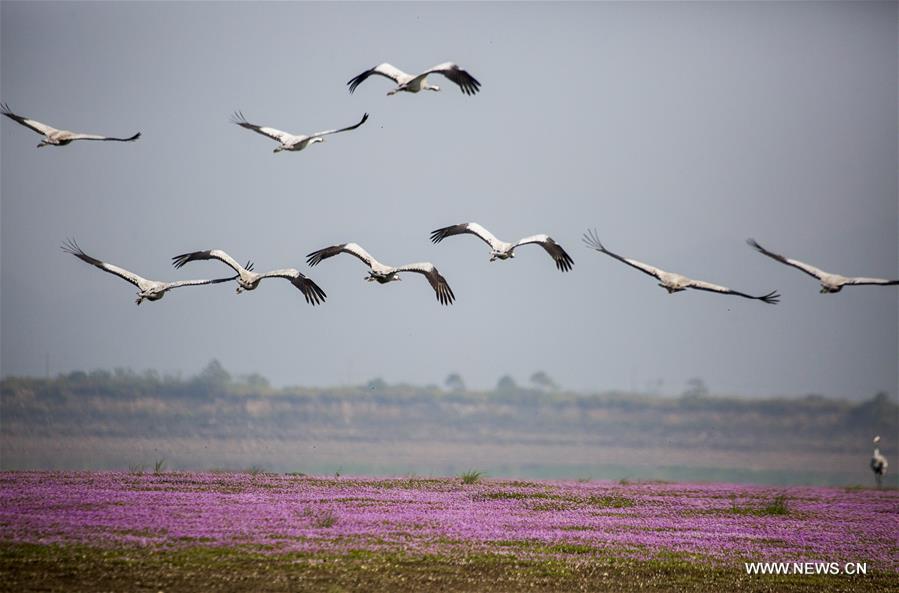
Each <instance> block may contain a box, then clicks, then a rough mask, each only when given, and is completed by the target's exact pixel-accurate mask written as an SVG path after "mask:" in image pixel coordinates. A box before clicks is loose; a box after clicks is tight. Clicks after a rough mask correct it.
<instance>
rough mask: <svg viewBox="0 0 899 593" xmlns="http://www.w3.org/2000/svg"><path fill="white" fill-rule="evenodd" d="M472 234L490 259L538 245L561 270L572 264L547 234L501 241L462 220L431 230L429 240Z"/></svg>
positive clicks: (484, 230) (506, 257)
mask: <svg viewBox="0 0 899 593" xmlns="http://www.w3.org/2000/svg"><path fill="white" fill-rule="evenodd" d="M462 234H469V235H474V236H476V237H478V238H480V239H481V240H482V241H484V242H485V243H486V244H487V245H489V246H490V261H496V260H498V259H500V260H505V259H511V258H513V257H515V248H517V247H520V246H522V245H531V244H535V245H540V246H541V247H543V249H544V250H545V251H546V252H547V253H548V254H549V256H550V257H552V258H553V261H555V262H556V267H557V268H558V269H559V270H561V271H562V272H567V271H569V270H570V269H571V267H572V266H573V265H574V260H572V259H571V256H569V255H568V253H566V252H565V250H564V249H563V248H562V246H561V245H559V244H558V243H556V242H555V241H554V240H553V239H552V237H550V236H549V235H531V236H530V237H525V238H524V239H521V240H520V241H517V242H515V243H509V242H507V241H501V240H499V239H497V238H496V236H495V235H494V234H493V233H491V232H490V231H488V230H487V229H485V228H484V227H483V226H481V225H480V224H478V223H476V222H463V223H461V224H456V225H452V226H448V227H443V228H440V229H437V230H435V231H431V241H433V242H434V243H440V242H441V241H443V240H444V239H446V238H447V237H452V236H454V235H462Z"/></svg>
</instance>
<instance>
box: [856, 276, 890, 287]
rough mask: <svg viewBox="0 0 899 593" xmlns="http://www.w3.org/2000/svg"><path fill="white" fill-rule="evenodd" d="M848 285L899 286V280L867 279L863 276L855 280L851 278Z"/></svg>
mask: <svg viewBox="0 0 899 593" xmlns="http://www.w3.org/2000/svg"><path fill="white" fill-rule="evenodd" d="M846 284H853V285H856V286H864V285H866V284H876V285H878V286H894V285H896V284H899V280H888V279H886V278H865V277H863V276H858V277H855V278H849V280H848V281H847V282H846Z"/></svg>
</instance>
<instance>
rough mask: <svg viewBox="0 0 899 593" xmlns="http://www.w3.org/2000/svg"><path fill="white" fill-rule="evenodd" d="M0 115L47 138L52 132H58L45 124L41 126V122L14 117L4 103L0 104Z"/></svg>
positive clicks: (18, 116) (19, 116)
mask: <svg viewBox="0 0 899 593" xmlns="http://www.w3.org/2000/svg"><path fill="white" fill-rule="evenodd" d="M0 113H3V115H5V116H6V117H8V118H9V119H11V120H13V121H15V122H18V123H20V124H22V125H23V126H25V127H26V128H31V129H32V130H34V131H35V132H37V133H38V134H43V135H44V136H49V135H50V134H52V133H53V132H58V131H59V130H57V129H56V128H54V127H51V126H48V125H47V124H42V123H41V122H39V121H35V120H33V119H31V118H28V117H24V116H21V115H16V114H15V113H13V112H12V111H11V110H10V108H9V106H8V105H7V104H6V103H0Z"/></svg>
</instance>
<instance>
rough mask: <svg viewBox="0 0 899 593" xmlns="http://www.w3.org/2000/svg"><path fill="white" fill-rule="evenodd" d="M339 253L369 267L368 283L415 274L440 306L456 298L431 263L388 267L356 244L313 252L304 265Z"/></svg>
mask: <svg viewBox="0 0 899 593" xmlns="http://www.w3.org/2000/svg"><path fill="white" fill-rule="evenodd" d="M340 253H348V254H350V255H352V256H354V257H356V258H358V259H359V260H360V261H362V262H363V263H364V264H365V265H367V266H368V267H369V272H368V275H367V276H366V277H365V280H367V281H368V282H377V283H379V284H387V283H388V282H395V281H399V280H402V277H400V275H399V274H400V273H401V272H416V273H419V274H422V275H424V276H425V277H426V278H427V279H428V282H429V283H430V284H431V288H433V289H434V293H435V294H436V295H437V300H438V301H439V302H440V304H441V305H450V304H452V302H453V300H455V298H456V297H455V295H454V294H453V291H452V289H451V288H450V287H449V284H448V283H447V281H446V278H444V277H443V276H441V275H440V272H439V271H437V268H436V267H435V266H434V264H432V263H431V262H416V263H412V264H406V265H404V266H397V267H394V266H388V265H386V264H382V263H381V262H379V261H378V260H376V259H375V258H374V257H372V255H371V254H370V253H368V252H367V251H366V250H365V249H363V248H362V246H361V245H359V244H357V243H340V244H338V245H332V246H330V247H325V248H324V249H319V250H318V251H313V252H312V253H310V254H309V255H307V256H306V263H308V264H309V265H310V266H316V265H318V264H319V263H321V261H322V260H324V259H328V258H329V257H334V256H335V255H338V254H340Z"/></svg>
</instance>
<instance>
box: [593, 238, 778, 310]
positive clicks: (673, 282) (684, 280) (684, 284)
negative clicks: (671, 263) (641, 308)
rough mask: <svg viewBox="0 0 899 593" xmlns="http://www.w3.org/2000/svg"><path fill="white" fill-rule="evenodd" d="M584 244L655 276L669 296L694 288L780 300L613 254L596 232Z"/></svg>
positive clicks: (773, 296)
mask: <svg viewBox="0 0 899 593" xmlns="http://www.w3.org/2000/svg"><path fill="white" fill-rule="evenodd" d="M584 243H586V245H587V247H589V248H591V249H595V250H596V251H599V252H601V253H605V254H606V255H608V256H611V257H613V258H615V259H617V260H618V261H620V262H623V263H625V264H627V265H629V266H631V267H633V268H636V269H638V270H640V271H641V272H643V273H644V274H648V275H650V276H653V277H654V278H656V279H657V280H658V281H659V286H661V287H662V288H664V289H665V290H667V291H668V293H669V294H673V293H675V292H681V291H684V290H686V289H688V288H693V289H696V290H705V291H708V292H717V293H719V294H729V295H734V296H741V297H743V298H747V299H753V300H758V301H762V302H764V303H768V304H769V305H775V304H777V302H778V301H779V300H780V295H779V294H777V291H775V290H772V291H771V292H769V293H768V294H764V295H762V296H753V295H750V294H746V293H743V292H739V291H736V290H733V289H730V288H727V287H726V286H721V285H719V284H712V283H711V282H704V281H702V280H694V279H693V278H689V277H687V276H684V275H682V274H676V273H674V272H667V271H665V270H662V269H660V268H657V267H655V266H651V265H649V264H645V263H643V262H641V261H637V260H635V259H631V258H629V257H623V256H621V255H618V254H617V253H612V252H611V251H609V250H608V249H606V248H605V246H603V244H602V243H601V242H600V241H599V237H598V236H597V235H596V231H588V232H586V233H584Z"/></svg>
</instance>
